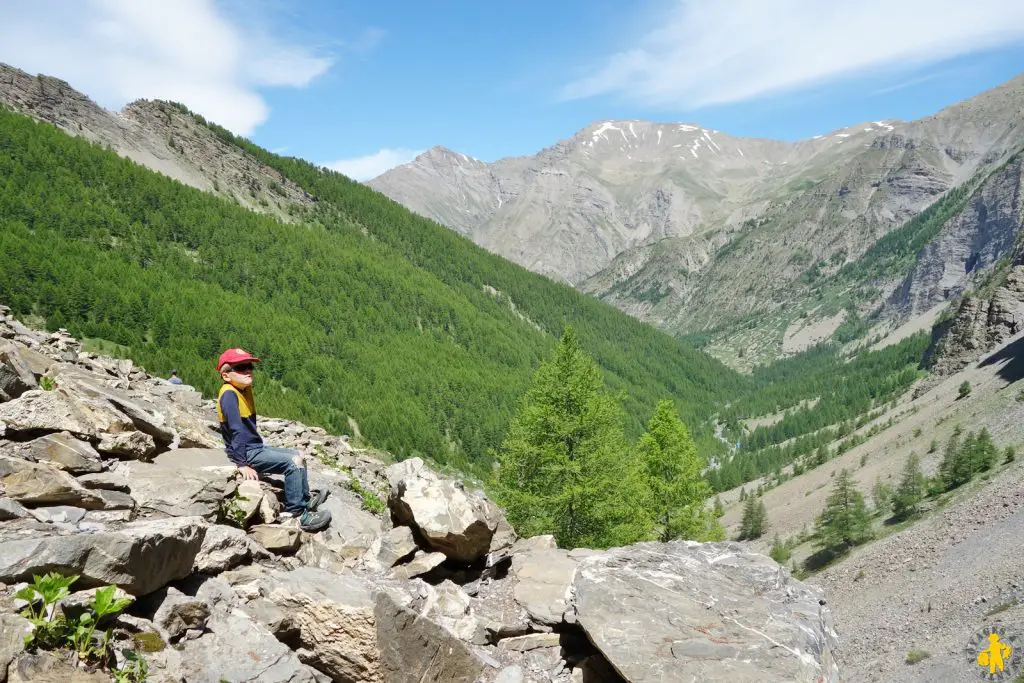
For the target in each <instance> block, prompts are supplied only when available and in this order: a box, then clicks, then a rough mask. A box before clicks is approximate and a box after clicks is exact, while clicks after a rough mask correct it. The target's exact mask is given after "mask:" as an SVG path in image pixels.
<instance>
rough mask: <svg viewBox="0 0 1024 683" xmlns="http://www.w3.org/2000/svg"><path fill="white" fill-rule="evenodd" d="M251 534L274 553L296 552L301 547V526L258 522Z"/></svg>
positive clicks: (250, 530)
mask: <svg viewBox="0 0 1024 683" xmlns="http://www.w3.org/2000/svg"><path fill="white" fill-rule="evenodd" d="M249 536H250V537H251V538H252V539H253V540H254V541H256V542H257V543H259V544H260V545H261V546H263V547H264V548H266V549H267V550H269V551H270V552H272V553H278V554H284V553H292V552H295V551H296V550H297V549H298V547H299V528H298V527H296V526H284V525H281V524H257V525H256V526H254V527H252V528H251V529H249Z"/></svg>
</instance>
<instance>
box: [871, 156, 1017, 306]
mask: <svg viewBox="0 0 1024 683" xmlns="http://www.w3.org/2000/svg"><path fill="white" fill-rule="evenodd" d="M1022 187H1024V158H1021V157H1018V158H1017V159H1015V160H1014V161H1012V162H1010V163H1009V164H1007V165H1006V166H1005V167H1003V168H1002V169H1001V170H999V171H998V172H997V173H994V174H993V175H992V176H991V177H990V178H988V180H986V181H985V183H983V184H982V186H981V187H979V188H978V189H977V190H976V191H975V192H974V194H973V195H972V197H971V198H970V200H969V201H968V202H967V204H966V206H965V208H964V210H963V211H961V212H959V213H958V214H956V215H955V216H953V217H952V218H951V219H950V220H949V221H948V222H947V223H946V224H945V225H944V226H943V227H942V229H941V230H940V231H939V233H938V235H937V236H936V237H935V238H934V239H932V240H931V241H930V242H929V243H928V244H927V245H926V246H925V247H924V249H923V250H922V251H921V253H919V254H918V255H917V258H916V261H915V263H914V266H913V268H912V269H911V271H910V273H909V274H908V275H907V277H906V279H904V281H903V283H902V284H901V285H900V286H899V287H898V288H897V289H896V291H894V292H893V294H892V297H891V298H890V301H889V303H888V304H887V313H888V314H889V315H894V316H897V317H907V316H910V315H915V314H917V313H921V312H923V311H927V310H928V309H930V308H932V307H933V306H935V305H936V304H938V303H942V302H945V301H951V300H953V299H956V298H957V297H959V296H960V295H961V294H963V293H964V291H965V290H966V289H967V288H968V287H969V286H971V285H972V284H975V283H976V282H977V281H978V274H979V273H987V272H988V271H989V270H990V269H991V267H992V266H993V265H995V264H996V262H997V261H999V260H1000V259H1002V258H1004V257H1007V256H1009V255H1010V254H1011V253H1012V251H1013V249H1014V245H1015V243H1016V241H1017V238H1018V235H1019V234H1020V232H1021V228H1022V227H1024V205H1022V196H1021V193H1022Z"/></svg>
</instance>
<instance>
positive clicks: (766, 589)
mask: <svg viewBox="0 0 1024 683" xmlns="http://www.w3.org/2000/svg"><path fill="white" fill-rule="evenodd" d="M573 588H574V590H575V609H576V619H577V621H578V623H579V624H580V625H581V626H582V627H583V629H584V630H585V631H586V633H587V636H588V637H589V638H590V640H591V642H592V643H593V644H594V645H595V646H596V647H597V648H598V649H599V650H600V651H601V653H602V654H603V655H604V656H605V658H606V659H607V660H608V661H609V662H610V663H611V665H612V666H613V667H614V668H615V670H616V671H617V672H618V673H619V674H620V675H621V676H622V677H623V678H625V679H626V680H629V681H634V683H649V682H650V683H654V682H657V683H667V682H670V681H680V682H681V681H693V680H700V681H730V682H739V683H742V682H750V683H755V682H756V683H769V682H771V681H779V682H781V681H816V682H818V681H820V682H822V683H829V682H836V681H838V680H839V672H838V667H837V665H836V663H835V661H834V660H833V650H834V648H835V647H836V644H837V643H836V639H835V638H836V636H835V633H834V632H833V631H832V628H831V625H830V617H829V613H828V609H827V608H826V607H824V606H823V605H822V604H821V602H823V601H822V600H821V597H822V594H821V590H820V589H817V588H812V587H811V586H808V585H806V584H802V583H800V582H798V581H795V580H793V579H792V578H791V577H790V576H789V573H788V572H787V571H786V570H785V569H783V568H781V567H779V565H777V564H776V563H775V562H773V561H772V560H770V559H769V558H767V557H764V556H763V555H758V554H755V553H751V552H748V551H746V550H745V549H744V548H743V547H741V546H739V545H738V544H735V543H704V544H701V543H695V542H692V541H674V542H672V543H667V544H664V543H641V544H637V545H634V546H629V547H625V548H615V549H612V550H609V551H607V552H604V553H599V554H594V555H591V556H589V557H584V558H582V559H580V561H579V569H578V571H577V573H576V577H575V581H574V582H573Z"/></svg>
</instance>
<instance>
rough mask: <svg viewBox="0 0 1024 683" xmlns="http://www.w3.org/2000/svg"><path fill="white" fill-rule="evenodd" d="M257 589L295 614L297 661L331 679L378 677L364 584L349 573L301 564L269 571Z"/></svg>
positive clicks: (369, 599) (370, 608) (372, 619)
mask: <svg viewBox="0 0 1024 683" xmlns="http://www.w3.org/2000/svg"><path fill="white" fill-rule="evenodd" d="M262 590H263V591H264V592H265V593H266V597H267V598H268V599H269V600H270V601H271V602H273V603H275V604H276V605H277V606H278V607H280V608H281V609H282V610H284V611H285V612H286V613H288V614H290V615H292V617H293V618H294V620H295V622H296V624H297V626H298V630H299V637H298V643H299V650H298V655H299V658H300V659H301V660H302V661H304V662H306V663H307V664H310V665H312V666H314V667H316V668H317V669H319V670H320V671H323V672H324V673H326V674H327V675H328V676H330V677H331V678H333V679H334V680H338V681H368V682H369V681H381V677H380V666H381V664H380V660H381V655H380V652H379V651H378V645H377V624H376V619H375V617H374V601H373V598H372V595H371V591H370V586H369V584H368V583H366V582H365V581H364V580H362V579H360V578H357V577H355V576H351V575H337V574H332V573H331V572H328V571H325V570H322V569H313V568H310V567H302V568H299V569H295V570H293V571H290V572H273V573H272V574H271V575H270V576H269V577H268V578H267V579H264V581H263V584H262ZM403 680H404V679H403ZM414 680H417V679H414ZM435 680H438V679H435ZM442 680H443V679H442Z"/></svg>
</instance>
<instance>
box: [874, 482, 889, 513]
mask: <svg viewBox="0 0 1024 683" xmlns="http://www.w3.org/2000/svg"><path fill="white" fill-rule="evenodd" d="M871 499H872V502H873V503H874V506H875V514H881V513H882V512H884V511H886V510H888V509H889V505H890V504H891V503H892V487H891V486H889V485H888V484H886V483H884V482H883V481H882V478H881V477H878V478H876V479H875V485H874V486H873V487H872V488H871Z"/></svg>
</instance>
